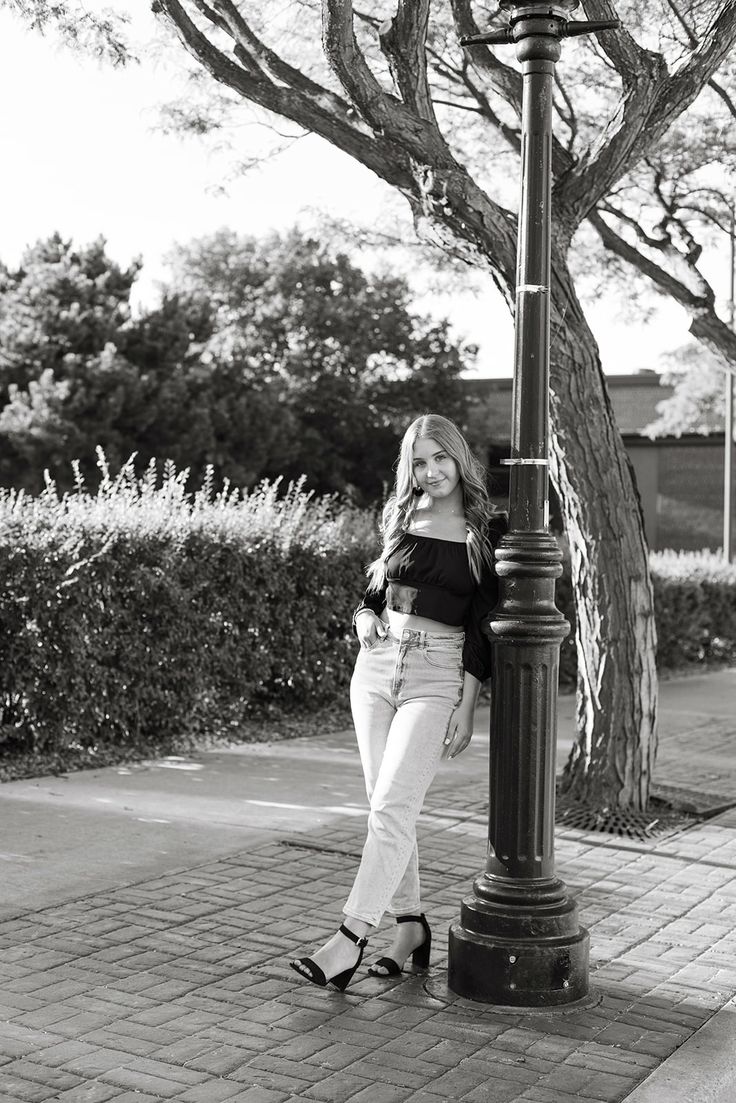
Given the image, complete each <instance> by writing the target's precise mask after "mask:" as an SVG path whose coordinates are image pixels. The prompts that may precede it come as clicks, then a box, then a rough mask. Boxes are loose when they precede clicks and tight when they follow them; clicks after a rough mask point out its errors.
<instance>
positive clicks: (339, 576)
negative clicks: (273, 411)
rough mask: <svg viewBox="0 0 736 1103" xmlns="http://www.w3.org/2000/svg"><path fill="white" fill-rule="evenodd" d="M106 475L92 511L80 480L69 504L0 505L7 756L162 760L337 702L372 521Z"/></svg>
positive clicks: (176, 477)
mask: <svg viewBox="0 0 736 1103" xmlns="http://www.w3.org/2000/svg"><path fill="white" fill-rule="evenodd" d="M99 462H100V468H101V473H102V479H101V483H100V486H99V489H98V491H97V492H96V494H94V495H91V494H89V493H88V492H86V491H85V489H84V487H83V484H82V482H81V475H80V473H79V468H78V467H77V469H76V475H77V480H78V488H77V490H76V491H75V492H73V493H71V494H65V495H60V494H59V493H58V491H57V489H56V487H55V486H54V484H53V483H49V484H48V485H47V488H46V490H45V491H44V493H43V494H42V495H41V496H40V497H37V498H31V497H29V496H27V495H25V494H24V493H23V492H15V491H4V492H2V494H1V495H0V563H2V570H3V577H4V580H5V585H4V589H3V593H2V595H1V596H0V656H1V657H2V662H1V663H0V668H1V672H0V705H1V707H2V718H1V721H0V743H2V742H4V743H5V744H6V745H7V746H8V748H9V749H14V750H19V749H20V750H30V749H33V750H35V751H39V750H48V749H53V748H59V747H64V746H71V745H73V746H77V747H84V748H90V747H95V746H117V747H120V746H129V747H131V748H135V747H136V746H139V745H140V744H141V743H144V742H145V743H150V742H151V741H155V742H158V743H161V744H165V743H166V741H167V740H171V739H172V738H174V737H175V736H178V735H182V734H187V733H191V734H196V733H201V732H209V733H213V732H214V733H227V732H234V731H236V730H237V727H238V724H239V723H240V722H241V721H242V720H243V719H244V718H246V717H248V716H251V715H254V714H259V713H260V714H263V713H264V712H265V713H267V714H271V713H273V714H278V713H279V712H280V711H286V712H288V711H290V710H294V709H309V708H310V707H313V706H319V705H321V704H325V703H329V702H331V701H333V700H335V698H336V697H340V696H342V695H344V694H345V693H346V685H347V680H348V677H349V669H350V665H351V656H352V652H353V650H354V645H353V643H352V642H351V638H350V612H351V608H352V606H353V604H354V603H355V596H356V593H357V592H358V590H359V589H360V587H361V568H362V564H363V563H364V562H365V561H366V560H367V559H368V558H370V556H371V555H372V554H373V531H374V528H375V518H373V517H372V516H370V515H366V514H358V513H356V512H355V511H354V510H352V509H350V508H348V507H346V506H340V505H338V503H337V502H336V501H335V500H334V499H331V498H322V499H315V498H314V497H313V496H312V495H310V494H308V493H306V492H305V491H304V490H303V488H302V487H301V486H300V485H299V484H292V485H290V486H289V487H288V488H286V492H285V493H284V491H283V488H281V487H280V486H279V485H278V484H275V483H270V484H269V483H262V484H261V485H260V486H259V487H257V488H256V489H255V490H254V491H253V492H251V493H242V492H240V491H238V490H235V489H232V488H229V487H225V488H223V489H222V490H221V491H219V492H216V491H215V490H214V488H213V481H212V473H211V472H210V473H209V475H208V476H207V478H206V479H205V481H204V483H203V485H202V486H201V487H200V489H199V490H198V491H197V492H196V493H194V494H187V493H186V491H185V483H186V474H187V473H186V472H177V470H176V468H175V467H174V465H173V464H167V465H166V467H165V469H164V470H163V472H162V473H159V472H157V470H156V467H155V465H154V464H151V465H150V466H149V468H148V470H147V471H146V473H145V475H144V476H143V477H142V478H138V477H136V475H135V472H134V469H133V466H132V464H127V465H125V466H124V467H123V469H122V470H121V471H120V473H119V474H118V475H117V476H116V477H115V478H111V476H110V473H109V470H108V468H107V464H106V461H105V459H104V456H103V455H100V461H99Z"/></svg>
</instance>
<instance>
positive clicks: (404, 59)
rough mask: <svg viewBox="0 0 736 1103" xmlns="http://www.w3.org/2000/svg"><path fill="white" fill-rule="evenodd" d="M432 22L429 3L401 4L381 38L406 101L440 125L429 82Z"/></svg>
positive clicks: (425, 0) (403, 0)
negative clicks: (429, 30)
mask: <svg viewBox="0 0 736 1103" xmlns="http://www.w3.org/2000/svg"><path fill="white" fill-rule="evenodd" d="M428 20H429V0H399V6H398V8H397V10H396V15H395V16H394V17H393V19H390V20H387V21H386V22H385V23H383V24H382V25H381V29H380V31H379V38H380V42H381V49H382V50H383V52H384V54H385V55H386V57H387V58H388V62H389V66H390V68H391V73H392V75H393V78H394V80H395V81H396V87H397V88H398V89H399V92H400V93H401V98H402V100H403V101H404V103H405V104H407V106H408V107H410V108H411V109H412V111H415V112H416V114H417V115H418V116H419V117H420V118H421V119H426V120H427V121H428V122H431V123H434V124H435V125H436V123H437V120H436V118H435V114H434V108H433V107H432V93H431V91H430V88H429V82H428V80H427V51H426V42H427V23H428Z"/></svg>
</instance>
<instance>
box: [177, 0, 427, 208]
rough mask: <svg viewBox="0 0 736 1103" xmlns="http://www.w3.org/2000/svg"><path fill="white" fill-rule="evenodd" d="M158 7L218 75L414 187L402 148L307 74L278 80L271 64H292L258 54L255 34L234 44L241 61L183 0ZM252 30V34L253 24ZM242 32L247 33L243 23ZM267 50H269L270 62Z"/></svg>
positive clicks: (280, 67) (282, 67)
mask: <svg viewBox="0 0 736 1103" xmlns="http://www.w3.org/2000/svg"><path fill="white" fill-rule="evenodd" d="M156 10H157V11H158V12H161V13H163V14H164V15H165V16H166V18H167V19H168V20H169V22H170V23H171V24H172V26H173V28H174V30H175V32H176V34H177V35H178V37H179V39H180V40H181V42H182V43H183V45H184V47H185V48H186V49H187V51H188V52H189V53H191V54H192V55H193V56H194V57H195V58H196V59H197V61H199V62H200V64H201V65H202V66H203V67H204V68H205V69H206V70H207V72H208V73H209V74H210V75H211V76H212V77H214V79H215V80H217V81H219V82H220V83H221V84H224V85H225V86H226V87H228V88H230V89H232V90H233V91H235V92H237V93H238V94H239V95H241V96H243V97H244V98H245V99H248V100H250V101H252V102H253V103H256V104H258V106H259V107H263V108H265V109H266V110H268V111H273V112H275V113H276V114H277V115H281V116H283V117H284V118H287V119H291V121H292V122H295V123H297V124H298V125H299V126H301V127H303V128H304V129H305V130H306V131H312V132H314V133H315V134H318V135H319V136H320V137H322V138H325V139H326V140H327V141H328V142H331V143H332V145H334V146H336V147H337V148H338V149H342V150H343V151H344V152H345V153H348V154H349V155H350V156H352V157H355V158H356V160H358V161H360V162H361V163H362V164H364V165H366V167H367V168H370V169H372V170H373V171H374V172H375V173H376V174H377V175H378V176H380V177H382V178H383V179H384V180H386V181H387V182H388V183H390V184H394V185H395V186H396V187H398V188H399V189H401V190H402V191H411V190H412V188H413V178H412V175H411V172H410V166H409V161H408V158H407V157H406V155H405V154H404V152H403V151H402V150H401V149H399V148H397V147H396V146H394V145H392V144H391V143H390V142H388V141H386V140H383V139H380V138H376V137H375V135H373V134H372V133H371V132H370V131H369V130H368V128H367V127H366V126H365V125H364V124H363V123H362V122H361V120H360V118H359V117H358V115H357V112H355V111H354V110H353V109H352V107H351V106H350V105H349V104H347V103H346V102H345V101H344V100H342V99H341V98H340V97H339V96H335V95H334V93H332V92H330V91H328V90H327V89H325V88H321V87H320V86H319V85H317V84H315V83H314V82H313V81H310V80H309V79H308V78H307V77H305V76H304V75H303V74H298V76H299V78H300V79H298V80H297V87H296V88H292V87H288V86H287V85H286V84H284V83H282V82H281V80H280V79H279V81H278V83H277V82H276V81H275V80H274V79H272V78H271V76H270V75H269V73H268V71H267V70H268V68H272V69H273V70H274V75H276V74H277V73H280V74H281V75H282V77H283V76H285V74H286V72H287V70H288V69H290V66H287V65H286V63H285V62H282V61H281V59H278V58H277V57H276V55H274V54H273V53H272V52H271V51H266V50H265V47H263V50H262V51H261V56H260V58H259V56H258V52H259V51H258V39H257V38H256V37H255V36H252V38H253V41H252V42H250V41H249V39H248V36H247V35H245V37H244V39H243V41H244V42H248V43H249V45H250V46H251V47H252V48H251V49H248V48H246V46H244V45H241V43H240V42H239V43H238V45H237V46H236V50H237V51H238V56H239V58H240V60H241V62H242V64H240V65H238V64H236V62H234V61H232V60H231V59H230V58H229V57H228V56H227V55H226V54H224V53H223V52H222V51H221V50H219V49H218V48H217V47H216V46H214V45H213V43H212V42H210V40H209V39H208V38H207V36H206V35H205V34H203V33H202V31H201V30H200V29H199V28H198V27H197V26H196V24H195V23H194V22H193V21H192V20H191V19H190V17H189V15H188V14H187V12H186V10H185V9H184V7H183V5H182V4H181V3H180V2H179V0H157V2H156ZM220 18H222V16H221V15H220ZM248 31H249V33H250V29H249V28H248ZM240 33H241V34H242V33H243V28H242V27H241V28H240ZM264 51H265V52H264ZM266 55H270V57H269V64H268V66H267V65H266V64H265V62H266V59H267V58H266Z"/></svg>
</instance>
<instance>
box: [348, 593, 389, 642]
mask: <svg viewBox="0 0 736 1103" xmlns="http://www.w3.org/2000/svg"><path fill="white" fill-rule="evenodd" d="M386 590H387V585H386V583H385V582H384V584H383V586H382V587H381V589H380V590H373V589H372V588H371V587H370V586H369V587H368V589H367V590H366V592H365V594H364V596H363V600H362V601H361V603H360V605H359V606H358V607H357V609H356V610H355V612H354V613H353V632H355V631H356V629H355V618H356V617H357V615H358V613H360V612H362V611H363V609H371V610H372V611H373V612H374V613H375V614H376V616H377V617H380V615H381V613H382V612H383V607H384V605H385V604H386ZM356 634H357V633H356Z"/></svg>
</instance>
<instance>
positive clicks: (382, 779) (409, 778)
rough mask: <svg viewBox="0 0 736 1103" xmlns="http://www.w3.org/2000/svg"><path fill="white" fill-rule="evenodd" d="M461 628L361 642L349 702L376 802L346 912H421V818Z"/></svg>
mask: <svg viewBox="0 0 736 1103" xmlns="http://www.w3.org/2000/svg"><path fill="white" fill-rule="evenodd" d="M462 657H463V633H462V632H459V633H457V634H452V633H446V634H444V635H441V634H435V633H432V632H416V631H412V630H411V629H406V628H405V629H404V630H403V631H402V632H401V637H400V638H397V637H396V636H394V635H393V634H392V633H391V631H390V630H388V631H387V634H386V636H385V637H384V639H379V640H377V642H376V643H375V644H373V646H372V647H371V648H370V649H369V650H365V649H364V648H361V651H360V654H359V655H358V658H357V661H356V663H355V671H354V673H353V678H352V682H351V685H350V704H351V707H352V711H353V722H354V724H355V732H356V735H357V739H358V748H359V750H360V758H361V762H362V764H363V773H364V774H365V787H366V792H367V794H368V800H369V801H370V812H369V815H368V837H367V839H366V842H365V846H364V848H363V856H362V858H361V862H360V868H359V869H358V874H357V877H356V878H355V883H354V884H353V888H352V891H351V893H350V896H349V897H348V900H347V903H346V904H345V907H344V912H345V914H346V915H348V916H351V917H352V918H353V919H362V920H363V921H364V922H366V923H370V924H371V925H372V926H378V924H379V923H380V921H381V917H382V916H383V914H384V912H386V911H388V912H389V913H390V914H391V915H416V914H418V913H419V911H420V901H421V898H420V888H419V857H418V853H417V837H416V822H417V819H418V817H419V813H420V812H421V809H422V804H423V803H424V797H425V794H426V792H427V789H428V788H429V786H430V784H431V783H432V779H433V778H434V775H435V773H436V771H437V767H438V766H439V763H440V760H441V758H442V752H443V750H444V739H445V736H446V734H447V731H448V728H449V724H450V718H451V716H452V713H453V712H454V710H455V709H456V708H457V706H458V705H459V703H460V699H461V697H462V689H463V679H464V671H463V661H462Z"/></svg>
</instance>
